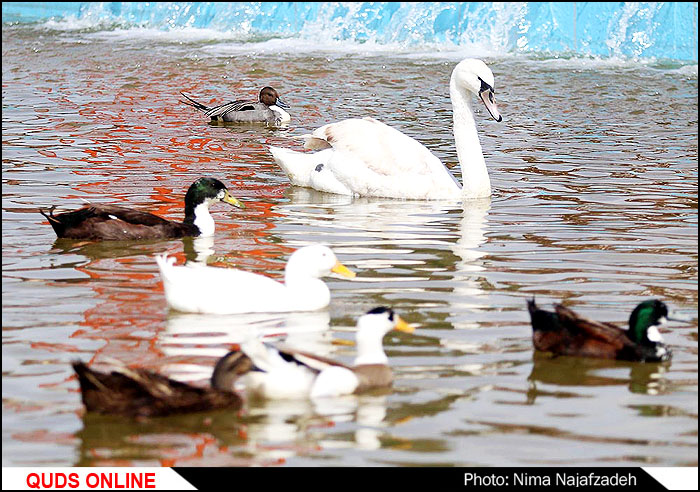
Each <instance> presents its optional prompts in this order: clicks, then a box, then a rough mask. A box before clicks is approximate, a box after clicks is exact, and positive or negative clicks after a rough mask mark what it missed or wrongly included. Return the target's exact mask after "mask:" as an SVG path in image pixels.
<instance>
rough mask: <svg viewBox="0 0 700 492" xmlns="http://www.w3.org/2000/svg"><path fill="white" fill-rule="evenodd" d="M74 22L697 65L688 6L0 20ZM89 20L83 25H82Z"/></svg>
mask: <svg viewBox="0 0 700 492" xmlns="http://www.w3.org/2000/svg"><path fill="white" fill-rule="evenodd" d="M50 18H53V19H54V20H61V19H66V18H69V19H70V18H74V19H80V20H81V21H83V23H82V24H81V25H82V26H86V25H87V26H88V27H89V28H90V29H96V30H99V29H113V28H115V27H122V28H129V27H150V28H156V29H177V28H183V27H191V28H208V29H212V30H214V31H220V32H226V33H233V34H235V35H236V36H237V39H240V40H241V41H246V40H259V39H260V38H261V37H263V38H270V37H275V36H285V37H300V38H308V39H313V40H319V41H320V42H323V41H329V40H347V41H352V42H357V43H363V42H367V41H370V42H374V43H378V44H388V43H397V44H399V45H402V46H405V47H412V46H420V45H421V44H431V43H432V44H437V45H442V44H444V45H449V46H454V45H458V46H462V45H467V44H471V45H477V46H485V47H488V48H489V49H490V50H491V51H492V52H497V53H516V52H537V53H540V52H543V53H548V54H552V53H578V54H583V55H596V56H603V57H605V56H626V57H643V58H647V57H656V58H671V59H676V60H687V61H693V60H694V61H697V59H698V48H697V45H698V28H697V26H698V24H697V19H698V4H697V3H694V2H681V3H672V2H650V3H636V2H614V3H597V2H556V3H555V2H512V3H492V2H469V3H457V2H437V3H419V4H415V3H411V4H407V3H391V2H347V3H342V2H335V3H317V2H293V3H289V2H287V3H282V2H270V3H264V2H255V3H243V2H236V3H207V2H189V3H185V2H183V3H158V2H152V3H146V2H133V3H129V2H123V3H122V2H99V3H78V2H67V3H58V2H56V3H51V2H42V3H39V2H26V3H20V2H5V3H3V4H2V20H3V23H7V22H13V23H14V22H20V23H23V22H37V21H44V20H47V19H50ZM85 21H87V22H85Z"/></svg>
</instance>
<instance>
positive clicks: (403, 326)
mask: <svg viewBox="0 0 700 492" xmlns="http://www.w3.org/2000/svg"><path fill="white" fill-rule="evenodd" d="M394 319H395V321H396V322H395V323H394V330H399V331H403V332H404V333H413V332H414V331H415V330H416V329H415V327H413V326H411V325H409V324H408V323H406V322H405V321H404V320H402V319H401V317H400V316H399V315H397V314H394Z"/></svg>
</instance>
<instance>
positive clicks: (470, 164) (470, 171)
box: [450, 75, 491, 198]
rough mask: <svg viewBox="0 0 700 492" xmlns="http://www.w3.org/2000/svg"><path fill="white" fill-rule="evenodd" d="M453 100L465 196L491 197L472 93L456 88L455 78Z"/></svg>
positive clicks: (451, 91) (463, 193)
mask: <svg viewBox="0 0 700 492" xmlns="http://www.w3.org/2000/svg"><path fill="white" fill-rule="evenodd" d="M450 99H451V100H452V118H453V121H454V127H453V132H454V137H455V146H456V147H457V158H458V159H459V166H460V169H461V171H462V197H463V198H484V197H488V196H491V181H490V180H489V173H488V170H487V169H486V161H485V160H484V154H483V153H482V152H481V144H480V143H479V135H478V134H477V132H476V123H475V122H474V114H473V113H472V102H471V94H469V93H465V92H464V91H460V90H459V89H458V88H457V84H456V81H455V77H454V75H453V76H452V79H451V80H450Z"/></svg>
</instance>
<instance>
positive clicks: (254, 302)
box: [156, 245, 347, 314]
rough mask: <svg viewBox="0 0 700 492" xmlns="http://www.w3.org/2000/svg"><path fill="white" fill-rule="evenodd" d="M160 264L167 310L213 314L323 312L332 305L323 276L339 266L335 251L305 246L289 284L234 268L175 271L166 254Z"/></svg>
mask: <svg viewBox="0 0 700 492" xmlns="http://www.w3.org/2000/svg"><path fill="white" fill-rule="evenodd" d="M156 262H157V263H158V268H159V270H160V275H161V278H162V279H163V288H164V291H165V298H166V301H167V303H168V306H170V307H171V308H173V309H176V310H178V311H183V312H189V313H209V314H235V313H255V312H289V311H314V310H317V309H322V308H324V307H326V306H327V305H328V304H329V302H330V291H329V290H328V287H327V286H326V284H325V283H324V282H323V281H322V280H320V277H322V276H326V275H329V274H330V273H331V271H335V270H336V269H337V268H338V265H340V263H339V262H338V260H337V258H336V256H335V254H333V252H332V251H331V250H330V248H327V247H325V246H320V245H316V246H306V247H304V248H300V249H299V250H297V251H295V252H294V253H293V254H292V256H291V257H290V258H289V261H288V262H287V266H286V269H285V283H280V282H278V281H276V280H274V279H271V278H269V277H266V276H264V275H258V274H255V273H251V272H245V271H243V270H237V269H232V268H217V267H209V266H204V265H201V264H188V265H185V266H175V264H174V263H175V259H174V258H167V257H166V256H165V255H162V256H161V255H159V256H156ZM340 266H341V267H342V265H340ZM345 271H346V272H347V269H345ZM346 275H347V274H346Z"/></svg>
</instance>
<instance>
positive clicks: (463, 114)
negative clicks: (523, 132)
mask: <svg viewBox="0 0 700 492" xmlns="http://www.w3.org/2000/svg"><path fill="white" fill-rule="evenodd" d="M482 82H484V83H486V84H488V86H489V87H490V88H491V89H490V91H492V88H493V74H492V73H491V70H489V68H488V67H487V66H486V64H484V63H483V62H482V61H480V60H474V59H467V60H463V61H462V62H460V63H459V64H458V65H457V66H456V67H455V69H454V71H453V74H452V78H451V80H450V96H451V99H452V105H453V114H454V132H455V140H456V145H457V153H458V155H459V159H460V164H461V166H462V176H463V179H464V181H465V183H467V184H468V186H465V187H464V188H462V187H461V186H460V185H459V183H458V182H457V181H456V180H455V178H454V176H452V174H451V173H450V171H449V170H448V169H447V168H446V167H445V166H444V165H443V164H442V162H440V160H439V159H438V158H437V157H436V156H435V155H434V154H433V153H432V152H430V150H428V149H427V148H426V147H425V146H423V145H422V144H421V143H420V142H418V141H416V140H414V139H413V138H411V137H409V136H407V135H404V134H403V133H401V132H400V131H398V130H396V129H394V128H392V127H390V126H388V125H386V124H384V123H382V122H380V121H378V120H376V119H374V118H352V119H347V120H343V121H339V122H336V123H331V124H328V125H324V126H322V127H320V128H317V129H316V130H314V131H313V132H312V133H311V134H310V135H304V136H303V138H304V139H305V148H307V149H312V150H318V152H315V153H305V152H295V151H291V150H287V149H281V148H278V147H270V152H271V153H272V155H273V157H274V159H275V161H276V162H277V164H278V165H279V166H280V168H281V169H282V170H283V171H284V172H285V173H286V174H287V176H288V177H289V180H290V182H291V183H292V184H294V185H297V186H306V187H311V188H314V189H317V190H319V191H325V192H331V193H339V194H348V195H356V196H381V197H388V198H406V199H420V200H430V199H454V198H461V197H463V198H481V197H484V196H489V195H490V194H491V187H490V183H489V178H488V172H487V171H486V165H485V162H484V158H483V154H482V152H481V145H480V144H479V140H478V136H477V133H476V126H475V123H474V119H473V114H472V111H471V98H472V95H477V94H480V93H481V92H483V85H482ZM489 93H490V92H487V93H486V94H489ZM488 108H489V111H494V112H495V114H494V113H492V116H493V117H494V118H495V119H497V120H498V121H500V115H498V111H497V109H496V107H495V103H493V102H490V103H489V104H488ZM319 165H321V167H319ZM323 173H326V176H323V175H322V174H323Z"/></svg>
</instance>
